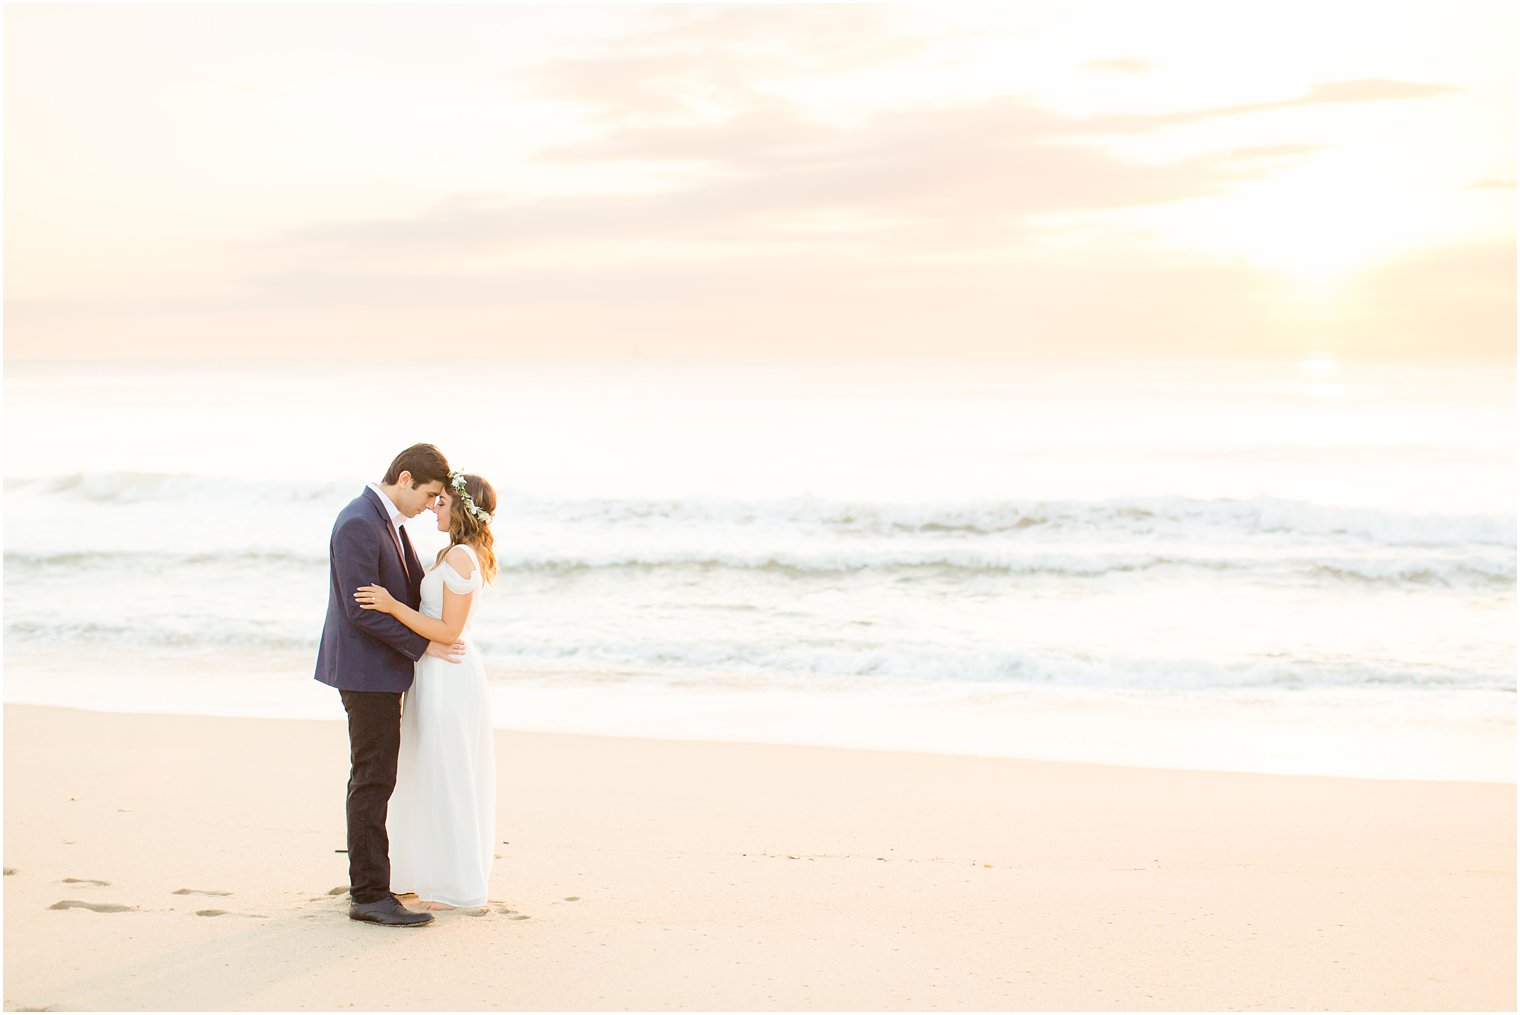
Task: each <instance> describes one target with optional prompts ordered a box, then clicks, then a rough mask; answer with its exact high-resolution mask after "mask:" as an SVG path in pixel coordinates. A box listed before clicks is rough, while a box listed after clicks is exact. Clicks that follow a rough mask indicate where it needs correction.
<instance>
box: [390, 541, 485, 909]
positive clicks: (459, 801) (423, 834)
mask: <svg viewBox="0 0 1520 1015" xmlns="http://www.w3.org/2000/svg"><path fill="white" fill-rule="evenodd" d="M464 549H465V550H466V551H467V552H468V553H469V555H470V559H471V560H472V561H474V563H475V570H474V573H473V574H471V576H470V577H469V578H468V579H466V578H462V577H460V575H459V572H457V571H455V570H454V568H453V567H451V566H450V565H449V563H448V562H447V561H443V562H440V563H439V564H438V565H436V566H435V567H433V568H431V569H430V570H429V571H428V573H427V575H426V576H425V577H424V578H423V579H422V611H421V612H423V613H425V614H427V615H428V616H429V617H442V616H443V587H444V585H447V586H448V587H449V588H450V589H451V590H452V591H454V592H457V593H460V594H461V595H465V594H468V595H470V596H474V597H476V601H474V602H472V603H471V604H470V617H469V619H468V620H466V621H465V625H464V631H463V632H462V633H461V634H460V638H461V640H463V641H464V644H465V656H464V661H463V662H459V663H451V662H449V661H448V660H446V659H436V658H434V657H433V656H423V657H422V658H421V659H420V660H418V662H417V669H416V673H415V676H414V678H413V680H412V687H411V690H409V691H407V692H406V703H405V705H404V710H403V712H402V716H401V754H400V757H399V758H398V760H397V766H396V791H395V793H393V794H392V795H391V802H390V809H389V813H388V814H387V816H386V821H385V827H386V831H387V832H388V833H389V835H390V844H391V891H393V892H395V893H396V894H398V895H402V894H405V893H407V892H416V893H417V895H418V897H419V898H420V899H422V900H424V901H429V902H446V903H448V904H449V905H451V906H463V907H474V906H484V905H485V904H486V885H487V884H488V883H489V882H490V880H491V862H492V860H493V858H494V857H495V855H496V849H495V847H496V750H495V746H494V743H493V741H492V734H491V710H490V699H489V698H488V697H487V695H486V673H485V667H484V665H482V663H481V660H480V653H479V651H478V650H476V648H475V644H474V642H473V641H471V639H470V624H471V623H472V622H473V621H474V619H475V611H476V610H477V609H479V608H480V604H479V602H478V597H479V590H480V587H481V584H482V582H481V573H480V558H479V557H477V556H476V555H475V551H474V550H473V549H472V548H471V547H468V546H466V547H464Z"/></svg>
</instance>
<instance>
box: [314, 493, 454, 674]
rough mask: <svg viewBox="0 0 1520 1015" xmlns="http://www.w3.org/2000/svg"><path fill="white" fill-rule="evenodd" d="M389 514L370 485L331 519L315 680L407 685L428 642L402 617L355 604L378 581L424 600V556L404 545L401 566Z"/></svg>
mask: <svg viewBox="0 0 1520 1015" xmlns="http://www.w3.org/2000/svg"><path fill="white" fill-rule="evenodd" d="M392 531H394V530H392V529H391V519H390V514H389V513H388V512H387V511H386V510H385V506H384V505H383V504H382V503H381V502H380V495H379V494H377V493H375V491H373V490H371V489H370V488H369V487H365V488H364V492H363V493H362V494H360V495H359V496H358V497H355V498H354V499H353V501H351V502H350V503H349V505H348V507H346V508H344V509H343V510H342V512H341V513H340V514H339V515H338V520H337V522H335V523H334V524H333V530H332V541H331V543H330V544H329V546H328V550H329V553H330V555H331V564H330V566H329V568H328V571H329V574H330V576H331V579H330V585H329V588H328V593H327V622H326V623H325V624H324V625H323V626H322V647H321V648H320V649H318V650H317V679H318V680H320V681H321V682H322V683H324V684H331V685H332V686H333V687H337V688H340V689H342V690H345V691H405V690H406V689H407V688H409V687H411V686H412V664H413V663H414V662H416V661H417V660H418V659H421V658H422V654H423V653H424V652H425V651H427V647H428V640H427V639H426V638H424V637H423V636H422V635H420V634H417V633H416V632H415V631H412V630H411V629H410V628H408V627H407V626H406V625H405V624H403V623H401V621H399V620H397V619H396V618H395V617H392V616H391V615H390V614H388V613H380V612H379V611H378V610H364V609H360V608H359V604H358V603H356V602H354V593H355V592H356V591H358V589H359V586H361V585H383V586H385V588H386V589H387V590H388V591H389V592H390V594H391V595H393V596H395V597H396V601H397V602H399V603H405V604H406V605H408V606H410V607H411V608H412V609H414V610H415V609H417V608H418V607H419V606H421V604H422V562H421V561H419V560H418V559H417V554H416V553H415V552H413V551H412V548H411V544H410V543H405V544H403V549H404V550H405V551H406V564H405V566H404V567H403V565H402V555H401V553H400V552H398V551H397V549H396V540H394V539H392V538H391V532H392Z"/></svg>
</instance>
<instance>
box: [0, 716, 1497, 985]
mask: <svg viewBox="0 0 1520 1015" xmlns="http://www.w3.org/2000/svg"><path fill="white" fill-rule="evenodd" d="M346 752H347V742H346V737H345V732H344V728H343V726H342V724H341V723H338V722H318V721H294V720H291V721H276V720H259V719H229V718H191V717H175V716H154V715H112V714H97V713H89V712H79V711H70V710H63V709H51V708H40V707H26V706H7V707H6V709H5V844H4V861H5V1007H6V1008H7V1009H8V1010H28V1009H30V1010H40V1009H44V1008H54V1009H170V1010H183V1009H199V1008H209V1009H271V1008H274V1009H297V1010H304V1009H419V1008H421V1009H430V1008H431V1009H476V1008H504V1009H622V1008H631V1009H653V1010H662V1009H690V1008H715V1009H766V1008H779V1009H873V1008H884V1009H1167V1008H1182V1009H1252V1008H1258V1009H1297V1008H1331V1009H1364V1008H1379V1009H1425V1008H1430V1009H1513V1008H1514V1007H1515V1001H1516V996H1515V961H1514V959H1515V866H1514V864H1515V790H1514V787H1513V786H1511V785H1504V784H1464V783H1434V782H1431V783H1421V782H1394V781H1371V780H1351V779H1330V778H1315V777H1300V776H1265V775H1263V776H1256V775H1242V774H1218V773H1206V772H1182V771H1160V770H1147V769H1131V768H1118V767H1102V766H1086V765H1073V764H1051V763H1036V762H1021V761H1009V760H1001V759H979V758H964V757H949V756H935V755H921V754H906V753H887V752H874V751H854V750H833V749H819V748H804V747H790V746H788V747H772V746H757V745H745V744H723V743H675V742H665V741H656V740H637V739H623V738H615V737H585V736H573V735H555V734H526V733H511V732H499V733H498V745H497V752H498V764H499V769H500V786H499V812H498V813H499V820H500V838H501V839H502V840H503V841H502V843H501V844H500V846H499V859H498V860H497V863H496V868H495V872H494V876H493V879H492V893H491V897H492V900H493V901H492V903H491V905H490V906H489V908H488V909H486V910H484V911H473V912H464V911H460V912H454V913H445V914H442V916H441V918H440V919H439V920H438V921H437V923H435V924H434V925H433V926H431V927H426V928H422V929H418V930H392V929H385V928H378V927H373V926H366V925H361V924H358V923H354V922H351V921H350V920H348V919H347V918H346V906H347V900H346V897H344V895H343V894H342V892H343V890H344V887H345V885H346V859H345V857H344V855H343V854H342V853H340V852H338V850H339V849H341V848H342V846H343V843H344V830H343V808H342V798H343V788H344V780H345V778H346V775H347V770H346Z"/></svg>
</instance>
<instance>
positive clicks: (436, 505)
mask: <svg viewBox="0 0 1520 1015" xmlns="http://www.w3.org/2000/svg"><path fill="white" fill-rule="evenodd" d="M453 504H454V498H453V497H451V496H449V492H448V491H447V490H444V491H443V493H440V494H439V495H438V499H437V500H435V501H433V514H435V515H437V516H438V531H439V532H447V531H449V511H450V509H451V508H452V507H453Z"/></svg>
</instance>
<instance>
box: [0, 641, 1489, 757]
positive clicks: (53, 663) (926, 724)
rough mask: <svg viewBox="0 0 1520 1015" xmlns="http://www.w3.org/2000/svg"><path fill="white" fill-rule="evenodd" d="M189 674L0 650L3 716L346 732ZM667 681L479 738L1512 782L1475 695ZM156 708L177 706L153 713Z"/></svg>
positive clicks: (571, 705)
mask: <svg viewBox="0 0 1520 1015" xmlns="http://www.w3.org/2000/svg"><path fill="white" fill-rule="evenodd" d="M299 662H300V663H303V664H304V663H307V662H309V660H307V659H306V658H305V656H301V657H300V658H299ZM212 664H213V661H212V660H209V659H208V660H207V661H206V663H205V665H212ZM194 665H195V664H194V661H186V660H177V661H175V662H174V663H173V664H172V665H169V664H164V665H160V666H158V667H156V668H155V667H143V668H140V669H138V670H134V671H133V672H132V679H131V680H130V681H125V680H123V679H122V677H123V674H122V672H121V669H120V666H119V664H117V663H114V662H113V660H112V658H111V654H110V653H107V652H74V653H71V654H69V655H67V656H64V655H59V656H57V657H56V658H53V657H50V656H38V655H35V654H31V653H27V652H25V651H19V652H18V651H7V653H6V684H5V704H6V705H7V706H10V705H19V706H26V707H49V708H78V707H80V706H79V705H78V702H79V701H81V700H84V701H88V702H90V703H91V704H92V706H93V707H92V708H91V709H89V710H91V711H98V712H101V713H104V714H126V715H179V716H185V717H228V718H260V719H266V720H269V721H276V722H277V721H281V720H287V719H288V720H303V721H304V720H318V721H319V720H336V721H340V722H341V721H342V719H343V712H342V708H341V706H340V705H339V704H338V702H337V700H336V695H335V694H334V693H332V691H331V689H330V688H328V687H326V686H325V685H321V684H319V683H317V682H315V681H313V680H310V679H309V678H307V677H304V676H301V677H291V676H288V675H287V674H288V673H290V672H291V671H292V670H294V669H295V667H296V663H295V661H293V660H283V659H282V660H270V661H261V660H255V659H239V658H229V659H226V660H223V661H221V662H217V663H215V665H218V666H220V667H222V668H220V669H219V670H218V673H217V677H216V679H215V680H210V681H208V680H207V679H205V678H204V677H203V676H201V675H200V670H198V669H196V668H194ZM674 680H675V678H671V679H670V680H657V679H654V678H650V677H648V676H647V675H620V674H609V675H606V676H603V677H601V678H600V679H593V678H590V677H588V676H587V675H584V674H556V675H545V676H540V677H534V676H520V675H512V676H509V677H506V678H505V679H504V678H503V677H501V676H497V677H496V678H495V679H492V680H490V681H489V682H488V688H489V691H490V694H491V697H492V714H493V725H494V727H495V728H496V729H497V730H498V731H501V732H504V733H544V734H561V733H562V734H566V735H581V736H608V737H635V738H638V739H645V740H676V741H682V742H694V743H714V744H717V743H723V744H749V745H754V746H796V747H832V748H841V749H848V750H871V751H883V752H905V753H912V754H928V755H945V756H952V757H968V758H989V759H1008V760H1018V761H1040V762H1057V763H1067V764H1088V765H1111V766H1117V767H1125V768H1146V769H1158V770H1166V771H1203V772H1237V773H1242V774H1267V775H1318V776H1325V777H1331V778H1361V779H1379V780H1393V781H1402V780H1416V781H1429V782H1481V783H1489V784H1495V785H1515V784H1516V760H1517V759H1516V753H1515V745H1516V730H1515V722H1514V713H1513V706H1512V702H1511V705H1510V707H1509V708H1508V709H1507V710H1505V711H1503V712H1502V713H1500V712H1498V711H1496V700H1490V701H1486V702H1482V703H1480V702H1478V701H1477V700H1476V699H1475V698H1474V697H1472V696H1468V697H1466V698H1457V697H1452V696H1443V695H1442V694H1440V693H1439V692H1433V693H1432V694H1431V696H1430V699H1429V700H1428V701H1415V700H1412V699H1411V700H1395V699H1390V698H1378V697H1377V696H1376V695H1371V694H1368V693H1367V692H1365V690H1363V689H1353V690H1351V691H1330V690H1319V691H1312V690H1311V691H1292V692H1277V693H1258V692H1252V693H1235V694H1224V695H1211V694H1199V693H1196V692H1195V693H1192V694H1188V693H1181V692H1165V691H1151V692H1144V693H1136V694H1127V693H1122V692H1114V691H1102V690H1095V689H1063V688H1041V687H1020V688H1000V687H996V686H987V685H981V684H974V683H965V682H960V683H956V682H950V681H940V682H932V681H921V682H883V683H881V684H880V685H878V686H875V687H866V686H860V685H853V686H852V685H849V684H847V683H845V682H839V683H836V684H833V685H830V684H820V685H819V686H812V687H806V686H802V685H797V686H790V687H788V686H780V685H773V686H746V685H745V684H743V683H738V682H733V681H730V680H725V679H724V678H722V677H721V676H718V677H714V678H712V679H711V681H710V682H708V683H706V684H703V685H688V686H683V685H682V684H681V683H680V682H678V681H677V682H674V683H673V682H671V681H674ZM1512 697H1513V696H1512V695H1510V696H1508V699H1512ZM1489 698H1491V699H1493V698H1496V695H1490V696H1489ZM1508 699H1506V700H1508ZM168 701H173V702H174V703H175V704H176V707H174V708H165V707H164V703H165V702H168ZM1480 705H1481V708H1480ZM1417 708H1418V711H1417V710H1416V709H1417Z"/></svg>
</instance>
